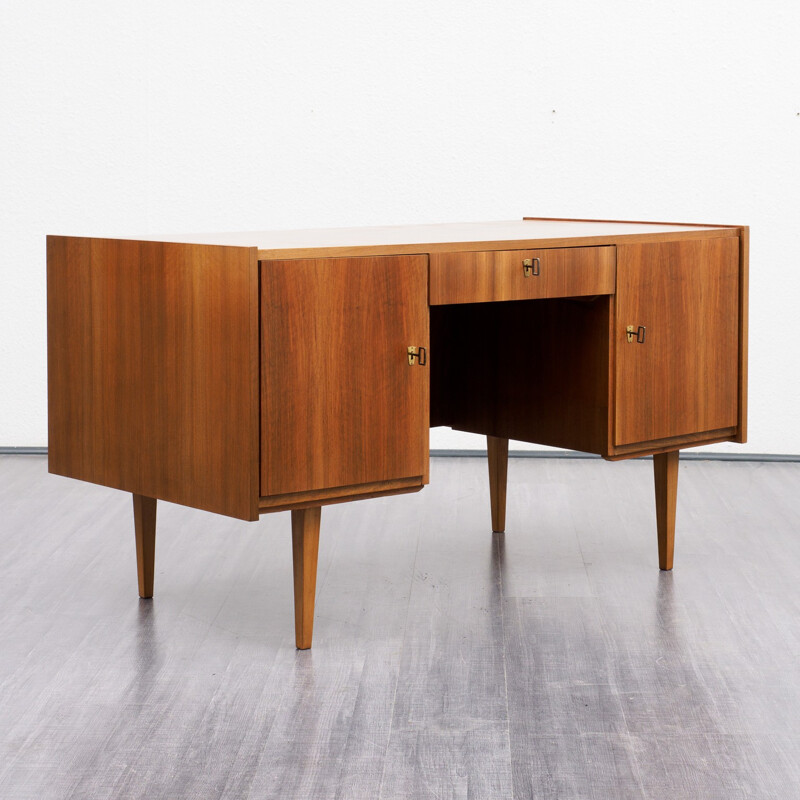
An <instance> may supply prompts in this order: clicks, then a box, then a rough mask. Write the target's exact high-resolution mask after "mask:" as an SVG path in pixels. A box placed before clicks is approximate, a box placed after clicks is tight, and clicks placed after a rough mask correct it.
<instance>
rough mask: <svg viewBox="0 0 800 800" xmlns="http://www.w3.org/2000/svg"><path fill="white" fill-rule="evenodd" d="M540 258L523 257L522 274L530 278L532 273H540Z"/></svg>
mask: <svg viewBox="0 0 800 800" xmlns="http://www.w3.org/2000/svg"><path fill="white" fill-rule="evenodd" d="M539 267H540V263H539V259H538V258H523V259H522V274H523V275H524V276H525V277H526V278H530V277H531V275H538V274H539Z"/></svg>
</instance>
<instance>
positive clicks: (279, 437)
mask: <svg viewBox="0 0 800 800" xmlns="http://www.w3.org/2000/svg"><path fill="white" fill-rule="evenodd" d="M427 267H428V260H427V257H426V256H399V257H389V258H344V259H316V260H299V261H268V262H262V265H261V291H262V294H261V297H262V356H263V360H262V370H263V371H262V376H263V377H262V468H261V493H262V495H264V496H268V495H280V494H287V493H290V492H308V491H312V490H314V489H328V488H334V487H340V486H341V487H343V486H353V485H355V484H363V483H374V482H377V481H390V480H395V479H399V478H408V477H414V476H420V475H422V476H423V479H422V483H427V480H428V479H427V476H428V422H429V416H428V406H429V378H428V375H429V368H428V366H427V365H426V366H418V365H417V364H416V363H415V364H414V365H412V366H410V365H409V363H408V358H407V352H406V349H407V347H408V346H409V345H415V346H422V347H425V348H428V347H429V343H428V305H427ZM418 482H419V481H418Z"/></svg>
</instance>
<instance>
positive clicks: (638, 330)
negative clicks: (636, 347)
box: [625, 325, 647, 344]
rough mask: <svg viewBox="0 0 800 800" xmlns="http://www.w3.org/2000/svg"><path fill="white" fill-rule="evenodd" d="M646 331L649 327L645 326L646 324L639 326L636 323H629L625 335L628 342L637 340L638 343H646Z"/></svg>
mask: <svg viewBox="0 0 800 800" xmlns="http://www.w3.org/2000/svg"><path fill="white" fill-rule="evenodd" d="M646 331H647V328H645V326H644V325H639V326H638V327H636V326H634V325H628V327H627V328H625V336H626V337H627V338H628V344H631V343H632V342H633V341H636V342H637V344H644V336H645V332H646ZM634 337H635V338H634Z"/></svg>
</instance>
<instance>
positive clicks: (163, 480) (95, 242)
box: [47, 236, 259, 519]
mask: <svg viewBox="0 0 800 800" xmlns="http://www.w3.org/2000/svg"><path fill="white" fill-rule="evenodd" d="M47 290H48V291H47V294H48V384H49V385H48V409H49V464H50V471H51V472H53V473H56V474H59V475H65V476H67V477H71V478H78V479H80V480H85V481H91V482H92V483H99V484H102V485H104V486H110V487H113V488H116V489H122V490H124V491H128V492H133V493H135V494H141V495H145V496H147V497H155V498H158V499H161V500H168V501H170V502H174V503H180V504H182V505H187V506H193V507H195V508H200V509H204V510H207V511H214V512H217V513H220V514H225V515H228V516H232V517H239V518H241V519H257V518H258V441H259V437H258V270H257V261H256V250H255V248H244V247H219V246H209V245H185V244H164V243H159V242H137V241H127V240H114V239H86V238H77V237H61V236H52V237H48V241H47Z"/></svg>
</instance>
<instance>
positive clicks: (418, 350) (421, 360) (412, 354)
mask: <svg viewBox="0 0 800 800" xmlns="http://www.w3.org/2000/svg"><path fill="white" fill-rule="evenodd" d="M407 352H408V366H409V367H411V366H413V365H414V359H415V358H416V359H417V363H418V364H419V365H420V366H421V367H424V366H425V365H426V364H427V363H428V351H427V350H426V349H425V348H424V347H412V346H409V347H408V350H407Z"/></svg>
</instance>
